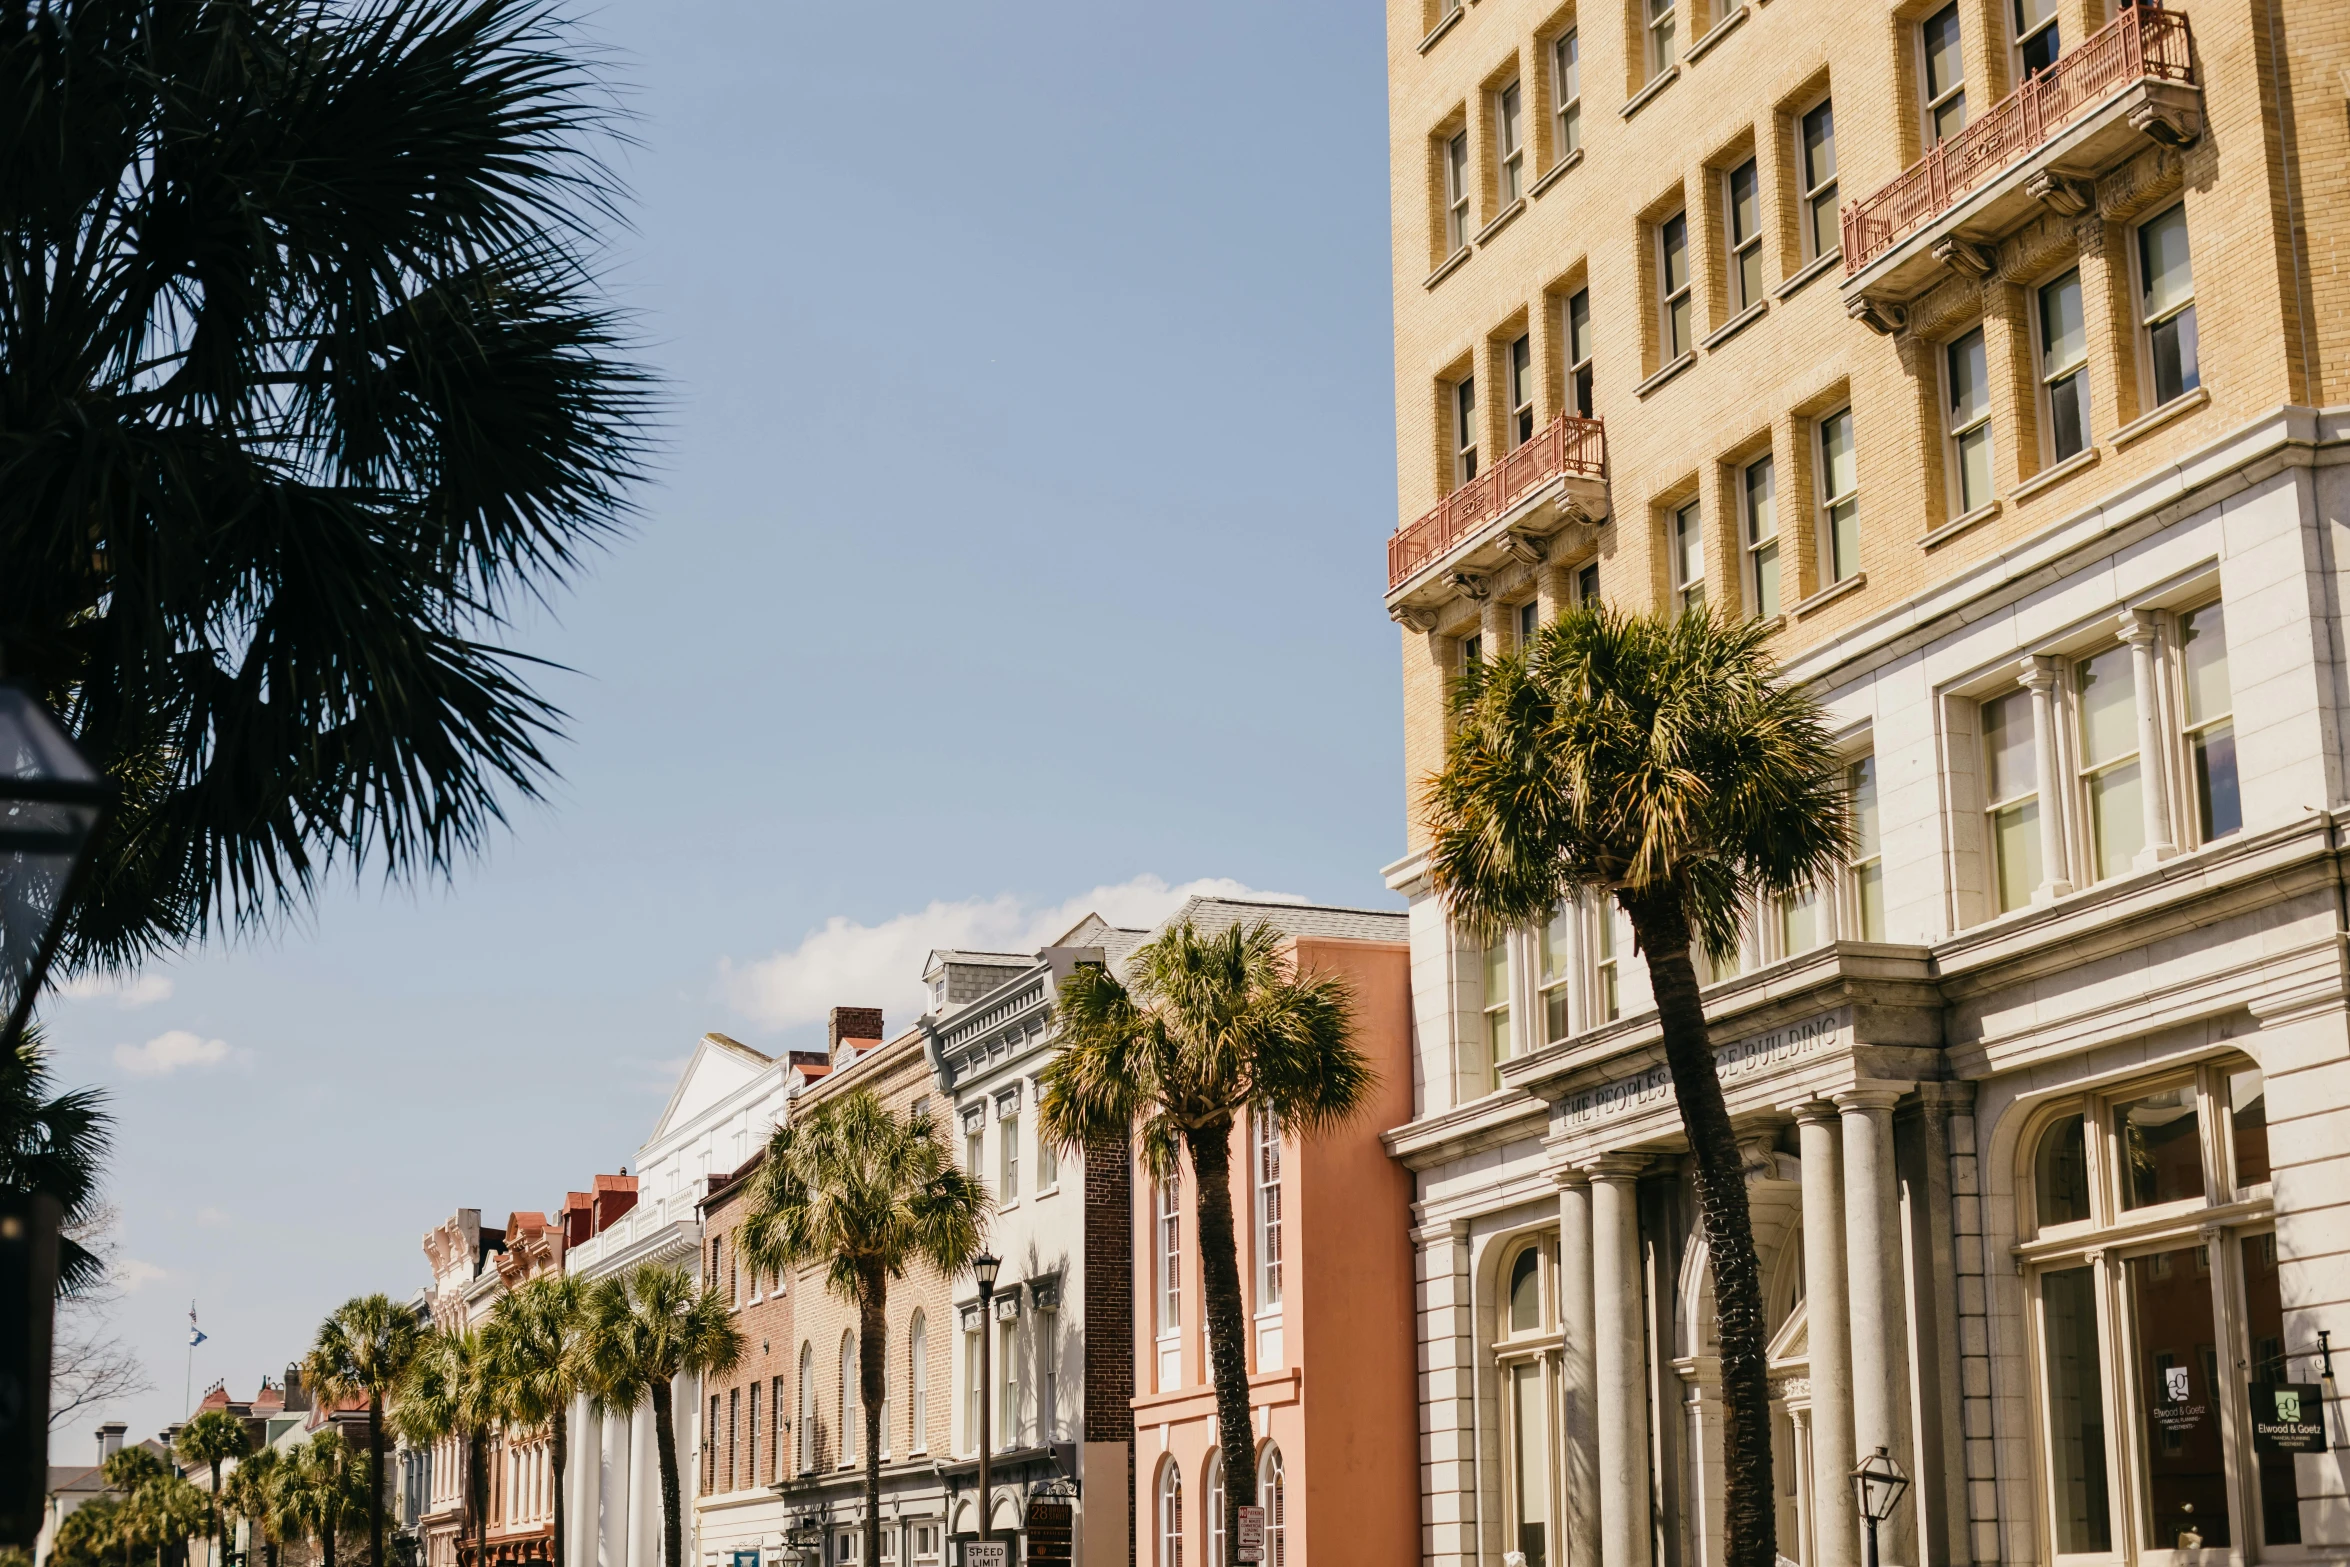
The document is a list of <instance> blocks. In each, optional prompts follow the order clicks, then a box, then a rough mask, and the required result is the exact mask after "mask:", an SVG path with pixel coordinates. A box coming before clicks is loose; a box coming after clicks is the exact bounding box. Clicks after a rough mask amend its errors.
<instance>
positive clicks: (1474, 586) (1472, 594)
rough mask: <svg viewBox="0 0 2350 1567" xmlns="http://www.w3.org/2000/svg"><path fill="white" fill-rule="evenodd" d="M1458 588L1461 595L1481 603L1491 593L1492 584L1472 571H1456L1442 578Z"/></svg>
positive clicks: (1473, 601)
mask: <svg viewBox="0 0 2350 1567" xmlns="http://www.w3.org/2000/svg"><path fill="white" fill-rule="evenodd" d="M1444 580H1445V581H1446V582H1447V583H1449V584H1450V585H1451V586H1453V587H1455V588H1458V589H1459V590H1460V594H1461V597H1463V598H1465V599H1468V600H1470V601H1471V602H1472V603H1477V604H1482V603H1484V602H1485V600H1486V599H1487V598H1488V597H1490V596H1491V595H1492V592H1493V584H1492V583H1491V582H1489V581H1487V580H1486V579H1485V578H1484V577H1482V576H1479V575H1478V574H1477V573H1476V572H1473V571H1456V572H1453V573H1451V574H1449V575H1448V576H1446V577H1445V579H1444Z"/></svg>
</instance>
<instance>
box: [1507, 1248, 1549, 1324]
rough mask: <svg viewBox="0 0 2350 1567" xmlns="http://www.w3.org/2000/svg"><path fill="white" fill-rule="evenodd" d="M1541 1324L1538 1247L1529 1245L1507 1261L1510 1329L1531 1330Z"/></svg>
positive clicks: (1540, 1277)
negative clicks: (1512, 1260)
mask: <svg viewBox="0 0 2350 1567" xmlns="http://www.w3.org/2000/svg"><path fill="white" fill-rule="evenodd" d="M1541 1326H1542V1251H1541V1249H1540V1248H1539V1247H1535V1246H1529V1247H1527V1248H1526V1249H1525V1250H1524V1251H1521V1252H1519V1253H1518V1260H1517V1261H1515V1262H1513V1263H1511V1264H1510V1331H1511V1332H1512V1333H1532V1332H1534V1331H1535V1330H1536V1329H1538V1328H1540V1327H1541Z"/></svg>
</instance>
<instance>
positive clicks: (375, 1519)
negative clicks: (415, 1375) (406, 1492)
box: [367, 1392, 384, 1567]
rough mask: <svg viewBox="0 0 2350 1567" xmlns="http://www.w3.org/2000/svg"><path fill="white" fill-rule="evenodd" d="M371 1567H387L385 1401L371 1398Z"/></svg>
mask: <svg viewBox="0 0 2350 1567" xmlns="http://www.w3.org/2000/svg"><path fill="white" fill-rule="evenodd" d="M367 1567H384V1399H383V1395H382V1394H381V1393H374V1392H371V1393H369V1394H368V1395H367Z"/></svg>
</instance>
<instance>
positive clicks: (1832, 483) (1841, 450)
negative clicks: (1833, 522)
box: [1820, 409, 1860, 499]
mask: <svg viewBox="0 0 2350 1567" xmlns="http://www.w3.org/2000/svg"><path fill="white" fill-rule="evenodd" d="M1820 460H1821V462H1822V464H1823V465H1824V471H1825V472H1826V474H1827V485H1828V494H1829V496H1830V498H1831V499H1832V498H1834V497H1836V496H1839V495H1849V494H1851V493H1852V492H1853V491H1854V490H1856V489H1858V488H1859V487H1860V470H1859V464H1858V463H1857V462H1856V461H1855V460H1854V457H1853V450H1852V413H1851V411H1850V410H1849V409H1847V410H1846V411H1845V412H1843V413H1839V414H1830V415H1829V416H1828V417H1827V418H1825V419H1823V420H1821V421H1820Z"/></svg>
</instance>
